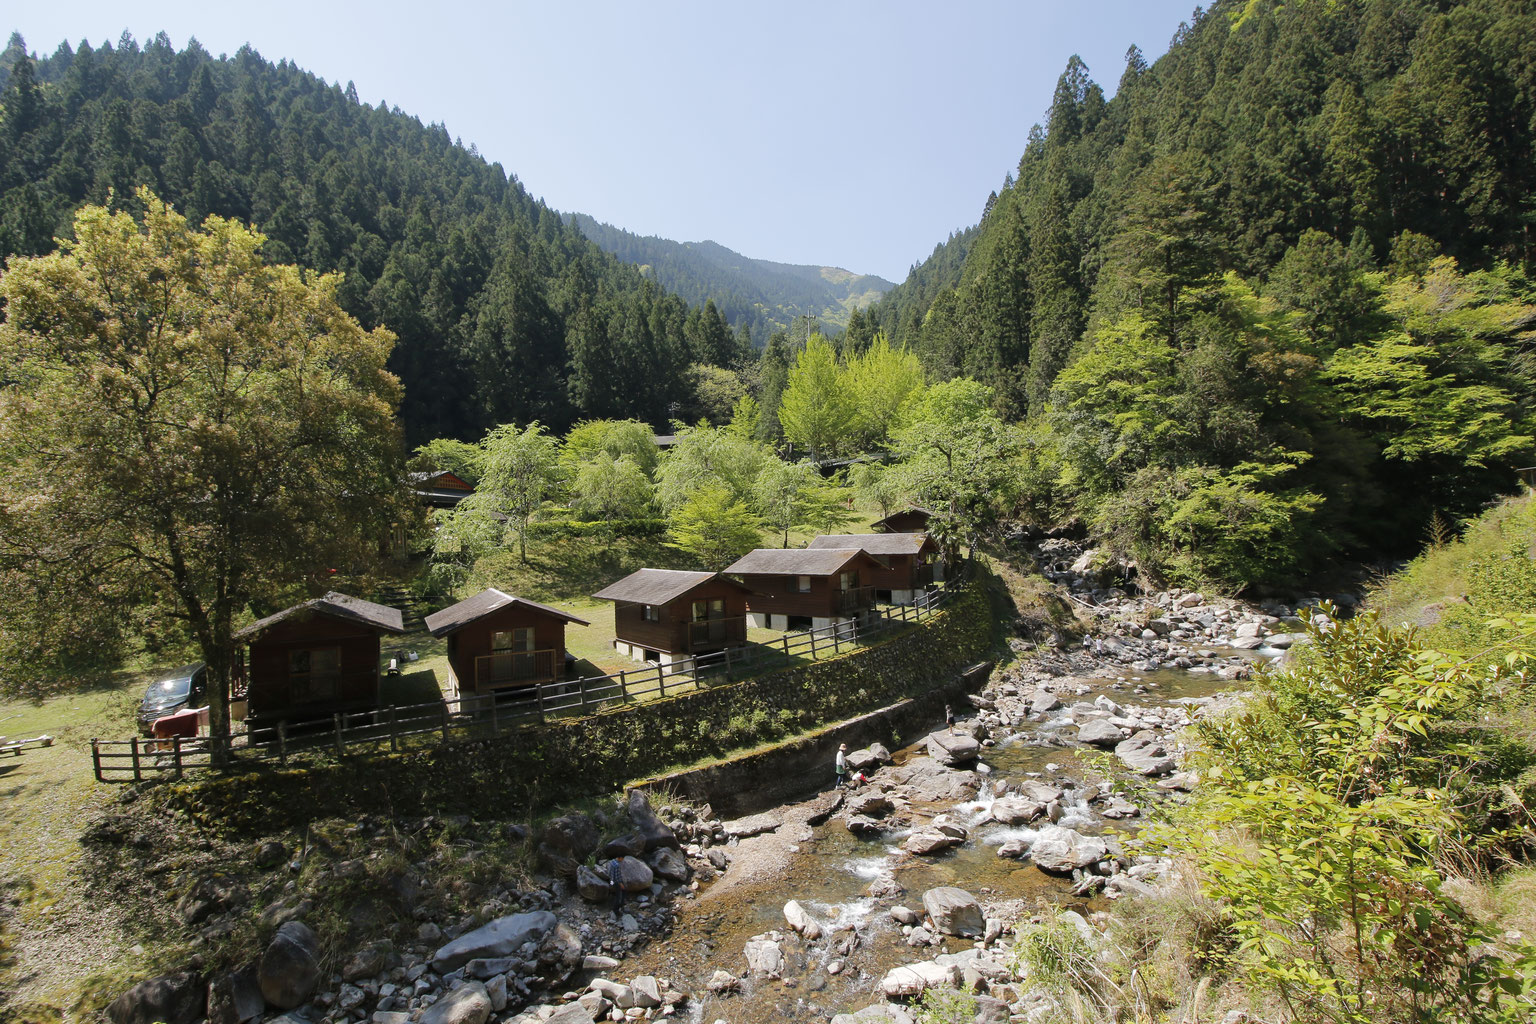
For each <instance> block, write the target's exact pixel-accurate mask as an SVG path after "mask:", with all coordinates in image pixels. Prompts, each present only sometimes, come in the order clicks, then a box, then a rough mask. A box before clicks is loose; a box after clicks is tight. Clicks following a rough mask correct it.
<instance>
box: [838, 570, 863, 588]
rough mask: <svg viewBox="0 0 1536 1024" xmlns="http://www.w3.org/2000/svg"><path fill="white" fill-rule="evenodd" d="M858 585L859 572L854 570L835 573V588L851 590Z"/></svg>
mask: <svg viewBox="0 0 1536 1024" xmlns="http://www.w3.org/2000/svg"><path fill="white" fill-rule="evenodd" d="M858 585H859V574H858V573H856V572H842V573H838V574H837V588H838V589H839V590H852V589H853V588H854V587H857V586H858Z"/></svg>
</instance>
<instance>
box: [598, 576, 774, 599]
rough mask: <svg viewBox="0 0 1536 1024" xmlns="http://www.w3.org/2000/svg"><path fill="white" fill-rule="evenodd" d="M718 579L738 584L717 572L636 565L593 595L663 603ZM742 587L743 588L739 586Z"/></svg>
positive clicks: (734, 584) (600, 597)
mask: <svg viewBox="0 0 1536 1024" xmlns="http://www.w3.org/2000/svg"><path fill="white" fill-rule="evenodd" d="M713 579H719V580H720V582H722V583H727V584H729V585H731V586H733V587H741V584H740V583H737V582H736V581H735V580H731V579H726V578H725V577H723V576H721V575H720V574H719V573H717V572H693V571H690V570H686V569H636V570H635V571H634V572H632V573H630V574H629V575H628V576H625V577H624V578H623V579H621V580H619V581H617V582H616V583H610V584H609V585H608V586H606V587H604V588H603V589H602V590H599V591H598V592H597V593H595V594H593V595H592V596H593V597H595V598H598V599H600V600H603V601H632V602H634V603H636V604H666V603H667V602H669V601H675V600H677V599H678V598H679V597H682V596H683V595H684V594H686V593H688V591H690V590H692V589H693V588H694V587H697V586H698V585H699V584H701V583H708V582H709V581H710V580H713ZM742 589H745V588H742Z"/></svg>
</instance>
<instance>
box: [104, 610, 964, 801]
mask: <svg viewBox="0 0 1536 1024" xmlns="http://www.w3.org/2000/svg"><path fill="white" fill-rule="evenodd" d="M950 593H951V591H950V589H948V588H946V589H942V590H932V591H925V592H924V593H922V594H920V595H918V598H917V600H916V601H915V602H914V603H912V604H907V605H899V606H896V607H889V608H879V609H875V610H873V611H871V612H870V613H869V614H868V615H865V616H863V617H862V619H860V620H850V621H847V622H839V623H835V624H834V625H831V626H823V627H820V628H818V629H810V630H806V631H804V632H801V633H785V634H784V635H783V636H781V637H780V638H779V639H777V640H775V641H773V642H772V643H766V644H748V645H747V646H744V647H727V648H725V649H723V650H719V651H713V652H711V653H708V654H697V655H692V656H689V657H686V658H683V659H681V660H679V661H675V662H672V663H671V664H669V665H662V664H659V663H653V664H650V665H648V666H646V667H645V668H637V669H632V670H630V671H627V672H616V673H613V674H612V675H605V676H584V677H581V678H579V679H571V680H565V681H559V682H546V683H540V684H534V685H529V686H526V687H518V688H516V689H507V690H503V691H501V692H499V693H498V692H492V693H485V694H475V695H470V696H464V697H460V698H457V699H451V700H446V699H445V700H436V701H431V702H428V703H424V704H411V705H391V706H387V707H379V708H369V709H367V710H361V711H346V712H337V713H335V714H332V715H328V716H320V717H315V718H310V719H306V720H300V721H280V722H276V723H273V724H271V725H267V724H251V723H248V727H247V729H246V731H244V732H240V733H236V734H234V735H232V736H228V737H224V738H223V739H224V742H226V743H227V744H228V747H229V750H228V754H229V757H228V760H229V763H230V764H231V765H233V766H235V767H239V766H241V765H242V764H252V763H258V762H263V761H276V762H278V763H280V764H284V765H286V764H287V763H288V762H289V760H290V759H292V758H295V757H299V758H303V757H304V756H306V755H307V754H308V753H324V754H328V755H329V754H334V755H336V756H338V757H346V756H362V755H369V754H374V753H381V752H385V751H393V750H400V749H402V748H406V747H409V746H412V745H420V744H422V743H432V744H439V743H441V744H448V743H457V742H468V741H471V740H484V739H491V738H494V737H497V736H501V735H503V734H505V733H511V732H516V731H519V730H523V729H528V728H537V727H539V726H541V725H544V724H546V723H550V722H552V721H557V720H560V719H564V718H573V717H581V716H585V715H591V714H600V713H602V712H603V711H606V710H612V709H615V708H618V707H630V706H633V705H636V704H643V703H647V702H650V701H657V700H663V699H665V698H668V697H676V696H679V695H681V694H683V693H686V692H688V691H690V690H695V689H702V688H706V687H710V686H718V685H722V684H724V683H729V682H735V681H738V680H741V679H746V678H748V677H751V676H755V675H760V674H762V673H764V672H768V671H773V670H775V669H782V668H787V667H790V666H793V665H794V664H796V663H797V662H804V661H807V660H812V661H813V660H816V659H818V658H823V657H831V656H835V655H838V654H844V653H847V652H849V651H851V650H855V649H857V648H859V647H861V646H867V645H868V644H869V643H870V642H871V641H873V640H876V639H879V638H881V637H883V636H884V635H885V634H887V633H890V632H893V631H895V630H898V629H900V628H903V627H904V626H907V625H911V624H915V623H919V622H922V621H923V620H924V619H926V618H930V617H931V616H932V615H933V614H934V613H935V611H936V610H937V609H939V608H940V607H941V606H942V605H943V604H944V603H945V601H946V600H947V599H948V598H949V596H950ZM216 739H217V738H214V737H207V736H196V737H171V738H169V739H164V740H146V739H140V738H137V737H135V738H133V739H131V740H101V739H93V740H91V759H92V762H93V764H94V767H95V773H96V778H97V780H98V781H101V782H137V781H141V780H143V779H146V778H150V777H157V776H172V777H175V778H180V777H181V776H182V774H183V773H184V772H186V771H188V770H191V769H199V768H205V767H207V766H208V765H209V763H210V757H209V751H210V746H211V745H212V744H213V743H214V742H215V741H216Z"/></svg>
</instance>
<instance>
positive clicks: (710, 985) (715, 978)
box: [704, 971, 741, 994]
mask: <svg viewBox="0 0 1536 1024" xmlns="http://www.w3.org/2000/svg"><path fill="white" fill-rule="evenodd" d="M704 987H705V988H707V989H709V990H710V991H711V992H714V993H716V994H724V993H726V992H739V991H740V990H741V979H740V978H738V977H736V975H734V974H732V973H731V972H730V971H716V972H715V973H714V974H711V975H710V976H709V981H708V982H707V983H706V984H705V986H704Z"/></svg>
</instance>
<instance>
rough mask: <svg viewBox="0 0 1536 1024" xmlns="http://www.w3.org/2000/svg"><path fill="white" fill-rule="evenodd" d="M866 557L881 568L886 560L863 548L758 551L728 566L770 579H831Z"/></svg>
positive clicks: (751, 552) (732, 569)
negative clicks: (794, 577) (769, 577)
mask: <svg viewBox="0 0 1536 1024" xmlns="http://www.w3.org/2000/svg"><path fill="white" fill-rule="evenodd" d="M861 556H862V557H864V558H868V559H870V561H872V562H875V563H876V564H877V565H879V566H880V567H881V568H882V569H883V568H889V567H888V566H887V565H886V564H885V563H884V562H883V561H881V560H880V559H878V558H876V557H874V556H873V555H871V554H869V553H868V552H866V551H864V550H863V549H861V548H857V547H852V548H815V547H811V548H758V549H757V550H756V551H749V552H747V553H746V554H745V555H742V556H741V557H740V558H738V559H737V560H736V561H735V562H734V563H732V564H731V565H729V566H727V567H726V570H725V571H726V572H734V573H744V574H754V575H769V576H831V575H833V574H835V573H839V572H842V571H843V569H844V567H846V566H847V565H848V563H849V562H851V561H853V560H854V559H855V558H859V557H861Z"/></svg>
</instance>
